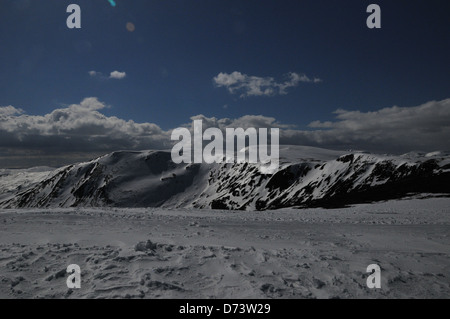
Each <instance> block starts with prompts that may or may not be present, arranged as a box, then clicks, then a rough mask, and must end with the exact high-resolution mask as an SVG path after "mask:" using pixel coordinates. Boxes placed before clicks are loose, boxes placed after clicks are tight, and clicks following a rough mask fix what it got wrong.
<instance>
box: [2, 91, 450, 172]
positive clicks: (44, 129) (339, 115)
mask: <svg viewBox="0 0 450 319" xmlns="http://www.w3.org/2000/svg"><path fill="white" fill-rule="evenodd" d="M106 108H108V105H106V104H105V103H103V102H101V101H99V100H98V99H97V98H94V97H91V98H86V99H84V100H83V101H81V102H80V103H79V104H72V105H70V106H68V107H65V108H59V109H55V110H54V111H52V112H50V113H48V114H45V115H42V116H41V115H27V114H26V113H25V112H24V111H23V110H21V109H19V108H16V107H13V106H5V107H0V157H1V158H0V163H2V162H5V160H4V158H5V157H8V158H13V157H14V156H16V158H23V157H28V156H30V154H32V155H33V156H35V157H34V158H36V156H37V157H38V158H44V157H45V156H49V155H52V156H53V155H55V154H57V155H58V156H59V157H60V158H62V159H64V160H65V162H64V163H67V162H68V161H69V160H73V159H71V158H70V156H69V155H68V154H73V153H74V152H77V153H78V155H77V157H76V158H77V159H78V158H81V157H82V155H80V154H89V156H91V154H94V153H95V154H105V153H108V152H111V151H116V150H120V149H131V150H141V149H170V148H171V147H172V145H173V144H174V143H175V142H174V141H171V140H170V136H171V133H172V130H167V131H165V130H162V129H161V128H160V127H159V126H158V125H157V124H153V123H136V122H134V121H126V120H124V119H120V118H117V117H114V116H111V117H108V116H106V115H104V114H103V113H102V111H103V110H105V109H106ZM334 114H335V119H334V120H332V121H327V122H322V121H314V122H311V123H310V124H309V128H308V130H299V129H296V127H295V126H293V125H289V124H286V123H281V122H280V121H278V120H277V119H276V118H273V117H267V116H263V115H245V116H242V117H239V118H234V119H233V118H215V117H207V116H204V115H196V116H192V117H191V118H190V122H189V123H185V124H183V125H180V126H182V127H187V128H192V121H194V120H202V121H203V129H206V128H209V127H217V128H220V129H221V130H223V131H225V129H226V128H227V127H230V128H238V127H242V128H244V129H247V128H249V127H254V128H280V143H281V144H294V145H310V146H317V147H324V148H332V149H360V150H368V151H374V152H383V153H404V152H409V151H413V150H417V151H427V152H429V151H435V150H444V151H449V150H450V142H449V136H450V99H446V100H442V101H431V102H428V103H425V104H422V105H419V106H413V107H399V106H393V107H388V108H382V109H379V110H377V111H373V112H361V111H348V110H342V109H338V110H336V111H335V112H334ZM23 154H27V156H23ZM2 158H3V159H2ZM32 158H33V157H30V165H36V160H35V159H34V160H31V159H32ZM73 158H75V157H73ZM86 159H87V158H86ZM54 161H55V162H58V161H57V159H54ZM10 162H11V161H10ZM14 162H17V159H14ZM69 162H70V161H69Z"/></svg>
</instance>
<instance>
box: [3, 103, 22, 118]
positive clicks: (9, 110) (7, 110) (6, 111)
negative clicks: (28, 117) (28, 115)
mask: <svg viewBox="0 0 450 319" xmlns="http://www.w3.org/2000/svg"><path fill="white" fill-rule="evenodd" d="M22 113H24V111H23V110H22V109H16V108H15V107H14V106H11V105H9V106H2V107H0V116H11V115H17V114H22Z"/></svg>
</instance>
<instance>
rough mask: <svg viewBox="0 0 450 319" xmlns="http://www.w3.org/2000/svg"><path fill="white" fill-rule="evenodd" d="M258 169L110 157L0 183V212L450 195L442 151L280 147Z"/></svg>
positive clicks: (157, 156)
mask: <svg viewBox="0 0 450 319" xmlns="http://www.w3.org/2000/svg"><path fill="white" fill-rule="evenodd" d="M262 168H263V167H262V164H257V163H253V164H251V163H213V164H205V163H203V164H195V163H193V164H186V163H180V164H175V163H174V162H173V161H172V160H171V153H170V152H165V151H142V152H125V151H122V152H114V153H111V154H108V155H105V156H102V157H100V158H97V159H95V160H92V161H90V162H86V163H80V164H74V165H70V166H66V167H62V168H59V169H57V170H55V171H51V172H48V173H47V174H46V175H45V176H42V174H40V175H39V178H36V179H35V180H33V179H32V177H28V178H27V179H25V180H24V183H23V185H16V184H17V183H18V181H20V178H19V177H17V178H18V179H14V176H9V177H11V178H9V179H5V177H0V184H2V185H4V186H2V188H3V190H1V191H0V207H2V208H22V207H41V208H44V207H78V206H83V207H104V206H111V207H165V208H199V209H203V208H205V209H206V208H210V209H211V208H212V209H224V210H227V209H233V210H265V209H277V208H283V207H340V206H345V205H349V204H354V203H366V202H372V201H382V200H387V199H393V198H402V197H406V196H411V195H417V194H420V196H425V197H426V196H449V194H450V183H449V182H450V156H449V154H443V153H440V152H435V153H430V154H426V155H425V154H416V153H415V154H412V153H410V154H405V155H403V156H387V155H383V156H381V155H374V154H367V153H357V152H355V153H348V152H341V151H330V150H324V149H319V148H313V147H298V146H281V147H280V165H279V168H278V169H277V170H276V171H275V172H270V173H269V172H265V171H264V169H262ZM9 174H18V172H15V173H14V172H10V173H9ZM8 180H15V183H16V184H15V185H14V187H7V186H8V185H6V184H5V183H6V182H5V181H8ZM16 186H17V187H16Z"/></svg>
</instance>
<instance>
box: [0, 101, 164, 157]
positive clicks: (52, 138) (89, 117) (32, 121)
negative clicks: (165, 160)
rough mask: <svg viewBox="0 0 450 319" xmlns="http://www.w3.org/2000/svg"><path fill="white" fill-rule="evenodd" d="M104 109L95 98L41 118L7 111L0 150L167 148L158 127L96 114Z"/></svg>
mask: <svg viewBox="0 0 450 319" xmlns="http://www.w3.org/2000/svg"><path fill="white" fill-rule="evenodd" d="M107 107H108V106H107V105H106V104H104V103H102V102H100V101H98V99H97V98H86V99H84V100H83V101H82V102H81V103H80V104H73V105H70V106H68V107H66V108H60V109H55V110H54V111H52V112H51V113H49V114H46V115H43V116H40V115H26V114H20V113H19V112H15V113H14V110H13V109H8V112H5V113H3V114H4V115H3V116H0V136H1V137H0V147H13V148H17V149H39V150H41V151H43V152H53V151H57V152H60V153H64V152H68V151H71V152H72V151H81V152H92V151H100V152H105V151H106V152H109V151H112V150H117V149H149V148H168V147H169V146H170V138H169V135H168V132H166V131H163V130H162V129H161V128H160V127H159V126H158V125H156V124H152V123H135V122H134V121H131V120H130V121H125V120H123V119H119V118H117V117H114V116H112V117H107V116H105V115H104V114H102V113H100V112H99V111H101V110H103V109H105V108H107ZM14 109H15V108H14ZM0 110H3V108H0ZM16 110H17V109H16ZM0 112H1V111H0ZM0 114H2V113H0Z"/></svg>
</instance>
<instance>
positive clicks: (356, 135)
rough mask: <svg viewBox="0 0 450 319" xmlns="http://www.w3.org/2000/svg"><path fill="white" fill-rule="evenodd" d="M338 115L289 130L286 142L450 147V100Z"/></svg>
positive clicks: (386, 148)
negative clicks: (308, 128) (307, 128)
mask: <svg viewBox="0 0 450 319" xmlns="http://www.w3.org/2000/svg"><path fill="white" fill-rule="evenodd" d="M334 114H335V115H336V119H335V121H327V122H321V121H314V122H312V123H310V124H309V127H310V128H311V130H308V131H300V130H285V131H284V132H283V142H284V143H286V144H292V143H294V144H308V145H315V146H323V147H335V148H336V147H338V148H353V149H355V148H356V149H365V150H371V151H378V152H391V153H398V152H408V151H411V150H423V151H431V150H437V149H439V150H450V142H449V141H450V139H449V136H450V99H446V100H442V101H431V102H428V103H425V104H422V105H419V106H414V107H399V106H393V107H388V108H383V109H380V110H378V111H374V112H361V111H347V110H342V109H338V110H336V111H335V112H334Z"/></svg>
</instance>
